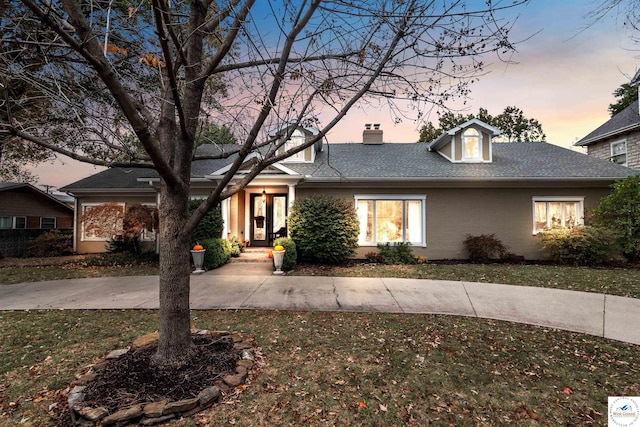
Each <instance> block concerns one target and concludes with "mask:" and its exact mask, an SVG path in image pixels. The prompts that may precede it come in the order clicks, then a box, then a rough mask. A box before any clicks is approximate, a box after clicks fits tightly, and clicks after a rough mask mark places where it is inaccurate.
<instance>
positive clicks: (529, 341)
mask: <svg viewBox="0 0 640 427" xmlns="http://www.w3.org/2000/svg"><path fill="white" fill-rule="evenodd" d="M192 317H193V326H194V327H197V328H207V329H218V330H219V329H224V330H231V331H238V332H240V333H242V334H243V335H244V336H248V337H252V338H253V339H255V342H256V343H257V344H258V345H259V346H260V347H261V348H262V352H263V354H264V358H265V366H264V367H263V369H262V372H259V373H258V374H257V376H256V377H255V378H253V379H252V381H251V384H250V385H249V387H248V388H247V389H246V390H244V391H243V392H242V393H241V394H239V395H237V396H236V397H234V398H231V399H230V400H229V401H228V402H227V403H225V404H220V405H217V406H215V407H213V408H212V409H210V410H208V411H206V412H204V413H201V414H198V415H195V416H194V417H192V418H189V419H185V420H182V421H179V422H174V423H173V424H171V425H181V426H205V425H220V426H222V425H237V426H242V425H244V426H273V425H287V426H289V425H303V424H305V425H325V424H326V425H345V426H346V425H361V426H371V425H374V426H376V425H377V426H387V425H415V426H422V425H431V424H433V425H456V426H465V425H469V426H471V425H473V426H501V425H606V419H607V397H608V396H616V395H626V396H638V395H640V383H638V381H637V378H638V377H639V376H640V346H634V345H631V344H625V343H620V342H616V341H609V340H605V339H602V338H597V337H593V336H589V335H582V334H576V333H570V332H564V331H556V330H550V329H548V328H540V327H535V326H527V325H521V324H512V323H507V322H499V321H492V320H482V319H475V318H460V317H453V316H435V315H404V314H380V313H372V314H362V313H307V312H304V313H302V312H265V311H239V312H238V311H236V312H227V311H194V312H193V313H192ZM0 327H1V328H2V330H3V331H4V332H3V334H2V337H1V338H0V343H1V347H2V352H1V353H0V373H1V374H2V385H1V386H0V425H2V426H13V425H26V426H29V425H31V426H49V425H56V421H54V419H57V423H58V425H64V421H66V419H64V418H62V419H60V418H50V417H51V416H54V417H56V416H57V414H59V413H60V411H61V410H62V409H63V407H64V402H65V398H66V396H65V393H64V392H63V391H58V390H64V389H65V388H66V387H67V385H68V384H69V383H70V382H71V381H72V379H73V376H74V373H75V372H76V371H77V370H78V369H80V368H81V367H83V366H86V365H87V364H89V363H91V362H92V361H93V360H94V358H96V357H97V356H100V355H102V354H104V353H105V352H107V351H109V350H112V349H114V348H119V347H122V346H125V345H127V344H128V343H129V342H130V341H132V340H133V339H135V338H136V337H139V336H141V335H144V334H146V333H149V332H152V331H154V330H155V329H156V327H157V313H156V312H155V311H133V310H119V311H32V312H2V313H0Z"/></svg>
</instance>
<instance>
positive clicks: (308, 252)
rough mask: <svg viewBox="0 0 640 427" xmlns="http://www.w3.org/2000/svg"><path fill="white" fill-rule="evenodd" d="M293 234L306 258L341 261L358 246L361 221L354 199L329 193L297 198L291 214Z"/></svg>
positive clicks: (290, 231) (290, 225) (299, 249)
mask: <svg viewBox="0 0 640 427" xmlns="http://www.w3.org/2000/svg"><path fill="white" fill-rule="evenodd" d="M288 224H289V236H290V237H291V238H292V239H293V241H294V242H296V248H297V250H298V256H299V258H300V260H302V261H305V262H314V263H322V264H339V263H342V262H345V261H346V260H347V259H348V258H349V257H350V256H352V255H353V254H354V252H355V249H356V248H357V247H358V234H359V232H360V223H359V221H358V216H357V215H356V210H355V208H354V207H353V203H352V202H349V201H347V200H343V199H338V198H335V197H329V196H311V197H307V198H305V199H296V201H295V202H294V203H293V206H292V207H291V212H290V214H289V217H288Z"/></svg>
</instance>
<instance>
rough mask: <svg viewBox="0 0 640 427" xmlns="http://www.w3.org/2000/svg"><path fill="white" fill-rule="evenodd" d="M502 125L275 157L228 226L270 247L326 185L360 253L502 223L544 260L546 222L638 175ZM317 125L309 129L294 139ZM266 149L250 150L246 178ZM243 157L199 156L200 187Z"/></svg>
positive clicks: (447, 242)
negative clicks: (511, 135) (349, 212)
mask: <svg viewBox="0 0 640 427" xmlns="http://www.w3.org/2000/svg"><path fill="white" fill-rule="evenodd" d="M498 133H499V130H498V129H495V128H493V127H491V126H489V125H487V124H485V123H483V122H481V121H479V120H475V119H474V120H471V121H468V122H466V123H464V124H463V125H461V126H459V127H457V128H455V129H452V130H450V131H449V132H447V133H445V134H443V135H441V136H440V137H439V138H438V139H436V140H434V141H433V142H431V143H428V144H425V143H407V144H400V143H384V142H383V141H384V140H383V133H382V130H381V129H380V128H379V127H378V126H374V128H373V129H372V128H371V126H369V125H367V127H366V128H365V130H364V131H363V139H362V141H363V142H362V143H349V144H317V145H315V146H314V147H310V148H308V149H306V150H305V151H304V152H303V153H301V154H299V155H297V156H294V157H291V158H289V159H286V160H284V161H282V162H280V163H277V164H274V165H272V166H271V167H269V168H268V169H266V170H265V171H263V172H262V173H261V174H260V175H259V176H257V177H256V178H255V179H254V180H253V181H252V182H251V183H250V185H249V186H248V187H246V188H245V189H244V190H243V191H240V192H239V193H237V194H235V195H234V196H232V197H230V198H229V199H227V200H225V201H224V202H223V203H222V214H223V217H224V219H225V230H224V233H223V235H224V236H226V237H229V238H230V237H232V236H238V237H239V238H240V239H241V240H245V241H250V242H251V244H252V245H254V246H269V245H271V244H272V239H273V237H274V235H275V233H277V232H278V231H284V232H286V216H287V214H288V210H289V207H290V206H291V204H292V203H293V201H294V200H295V199H299V198H304V197H308V196H311V195H315V194H326V195H331V196H337V197H341V198H345V199H348V200H351V201H352V202H353V204H354V206H355V207H356V211H357V214H358V217H359V219H360V236H359V243H360V248H359V249H358V251H357V256H359V257H364V255H365V254H366V253H367V252H369V251H372V250H375V247H376V245H377V244H378V243H386V242H408V243H410V244H411V245H412V249H413V252H414V254H416V255H425V256H427V257H428V258H429V259H456V258H458V259H459V258H465V257H466V256H467V254H466V253H465V250H464V246H463V241H464V239H465V238H466V236H467V235H479V234H491V233H495V234H496V236H497V237H498V238H499V239H501V240H502V242H503V243H504V244H506V245H507V246H508V247H509V250H510V251H511V252H513V253H515V254H518V255H523V256H525V257H526V258H528V259H540V258H543V257H544V255H543V254H542V253H541V252H540V244H539V239H538V238H537V237H536V234H537V233H538V232H539V231H540V230H542V229H544V228H546V227H551V226H572V225H576V224H580V223H582V222H583V220H584V216H585V214H586V213H587V212H588V210H589V209H591V208H594V207H596V206H597V205H598V203H599V201H600V199H601V198H602V197H603V196H605V195H607V194H609V192H610V188H609V187H610V185H611V184H612V183H613V182H615V181H616V180H619V179H623V178H625V177H627V176H629V175H634V174H636V173H637V172H634V171H632V170H631V169H628V168H625V167H622V166H620V165H616V164H613V163H611V162H607V161H603V160H600V159H596V158H594V157H590V156H586V155H584V154H580V153H577V152H575V151H571V150H567V149H564V148H561V147H558V146H554V145H550V144H547V143H542V142H513V143H493V142H492V138H493V136H495V135H497V134H498ZM315 134H316V133H315V131H314V130H312V129H302V128H300V129H298V130H296V131H295V132H294V134H293V136H292V138H291V139H290V140H289V141H288V142H287V145H288V146H293V145H295V144H299V143H300V142H301V141H302V140H304V138H309V137H313V135H315ZM223 148H224V147H223ZM200 150H203V151H208V152H209V153H212V152H215V151H216V150H219V148H216V147H214V146H202V147H200ZM256 156H258V154H253V155H252V156H250V157H249V158H247V159H246V162H245V165H246V167H243V168H241V169H240V171H239V173H238V178H240V177H241V176H242V175H243V174H244V173H246V171H247V170H248V168H249V167H250V166H251V164H252V163H253V162H254V161H256ZM233 159H234V158H233V156H232V157H230V158H227V159H223V160H206V161H197V162H194V165H193V170H192V176H193V179H192V185H191V196H192V197H203V196H205V195H206V194H207V193H208V192H209V191H210V190H211V189H212V188H213V186H214V185H215V184H216V182H218V180H220V179H221V178H222V176H223V175H224V173H225V172H226V171H227V170H228V169H229V166H230V164H231V162H232V161H233ZM157 186H158V178H157V174H156V173H155V172H153V171H149V170H143V169H122V168H116V169H110V170H106V171H104V172H100V173H98V174H96V175H93V176H91V177H88V178H86V179H83V180H80V181H78V182H75V183H73V184H70V185H68V186H66V187H65V188H63V189H62V190H63V191H67V192H68V193H70V194H72V195H73V196H75V198H76V212H77V213H80V212H83V210H85V209H90V208H91V207H92V206H94V205H95V204H97V203H104V202H117V203H121V204H122V206H123V207H124V206H125V205H126V204H129V203H133V202H142V203H150V204H153V203H156V201H157V191H156V188H157ZM283 229H284V230H283ZM86 230H87V224H83V223H82V221H76V228H75V232H76V239H75V242H76V248H77V251H78V252H95V251H101V250H104V241H105V240H106V239H105V237H106V236H96V235H95V234H87V232H86ZM100 239H102V240H100Z"/></svg>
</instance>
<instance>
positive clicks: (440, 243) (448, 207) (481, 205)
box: [297, 188, 609, 260]
mask: <svg viewBox="0 0 640 427" xmlns="http://www.w3.org/2000/svg"><path fill="white" fill-rule="evenodd" d="M319 192H321V193H323V194H330V195H333V196H336V197H341V198H344V199H347V200H351V201H353V200H354V194H356V193H367V194H416V195H425V196H426V217H427V218H426V224H427V226H426V241H427V246H426V247H425V248H423V247H417V246H413V247H412V250H413V253H414V254H415V255H424V256H426V257H427V258H428V259H432V260H438V259H466V258H467V256H468V255H467V254H466V251H465V249H464V246H463V243H462V242H463V241H464V239H465V238H466V236H467V235H469V234H470V235H479V234H492V233H495V235H496V237H497V238H499V239H500V240H501V241H502V242H503V243H504V244H505V245H506V246H507V247H508V249H509V251H510V252H512V253H514V254H516V255H521V256H524V257H525V258H526V259H530V260H539V259H545V258H546V257H545V254H544V253H542V251H541V249H540V242H539V238H538V237H536V236H535V235H533V205H532V203H533V202H532V198H533V197H534V196H567V197H569V196H579V197H584V210H585V212H588V210H589V209H590V208H594V207H596V206H597V205H598V203H599V201H600V199H601V198H602V197H604V196H605V195H607V194H609V190H608V189H604V188H575V189H572V188H555V189H541V188H513V189H507V188H503V189H501V188H468V189H457V188H421V189H420V188H398V189H394V190H388V189H386V190H381V189H372V188H368V189H363V188H358V189H348V188H343V189H331V190H329V189H323V190H321V191H318V190H317V189H313V190H312V189H298V192H297V197H298V198H303V197H308V196H310V195H312V194H317V193H319ZM374 249H375V248H372V247H361V248H359V249H358V251H357V256H358V257H362V258H363V257H364V255H365V254H366V253H367V252H370V251H372V250H374Z"/></svg>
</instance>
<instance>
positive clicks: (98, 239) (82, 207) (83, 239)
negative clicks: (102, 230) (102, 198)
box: [80, 202, 125, 242]
mask: <svg viewBox="0 0 640 427" xmlns="http://www.w3.org/2000/svg"><path fill="white" fill-rule="evenodd" d="M106 203H112V204H115V205H117V206H121V207H122V211H123V212H124V209H125V204H124V203H115V202H101V203H82V204H81V205H80V214H81V215H82V214H84V212H85V209H86V208H87V207H95V206H100V205H104V204H106ZM116 226H117V224H113V231H114V232H115V229H116ZM80 228H81V230H80V241H81V242H108V241H109V240H110V239H111V238H113V235H114V234H115V233H114V234H112V235H111V236H110V237H109V238H106V239H105V238H103V237H87V236H86V235H85V232H84V221H82V224H81V226H80Z"/></svg>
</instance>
